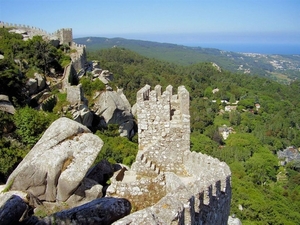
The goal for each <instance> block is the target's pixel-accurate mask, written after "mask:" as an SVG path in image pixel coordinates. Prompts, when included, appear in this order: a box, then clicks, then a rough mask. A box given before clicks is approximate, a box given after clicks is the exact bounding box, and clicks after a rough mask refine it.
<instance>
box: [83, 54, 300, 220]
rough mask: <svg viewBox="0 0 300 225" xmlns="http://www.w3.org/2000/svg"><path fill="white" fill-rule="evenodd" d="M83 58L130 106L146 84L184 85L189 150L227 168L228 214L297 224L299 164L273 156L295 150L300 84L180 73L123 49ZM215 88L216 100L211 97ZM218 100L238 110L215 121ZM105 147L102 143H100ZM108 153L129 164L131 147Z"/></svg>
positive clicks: (203, 71) (191, 70) (197, 68)
mask: <svg viewBox="0 0 300 225" xmlns="http://www.w3.org/2000/svg"><path fill="white" fill-rule="evenodd" d="M89 57H90V59H96V60H98V61H100V65H101V67H102V68H105V69H109V70H110V71H112V72H113V73H114V79H115V80H114V82H115V84H116V85H117V86H118V87H123V88H124V93H125V95H126V96H127V98H128V99H129V100H130V102H131V104H133V103H135V96H136V91H137V90H138V89H140V88H141V87H143V86H144V85H145V84H149V85H151V86H152V87H154V86H155V85H156V84H161V85H162V86H163V88H165V87H166V86H167V85H168V84H171V85H173V87H174V88H177V87H178V86H179V85H181V84H183V85H185V87H186V88H187V89H188V90H189V92H190V99H191V102H190V114H191V130H192V133H191V150H192V151H197V152H202V153H206V154H209V155H212V156H214V157H217V158H219V159H220V160H222V161H225V162H226V163H227V164H228V165H229V166H230V168H231V170H232V188H233V190H232V205H231V213H234V214H236V216H237V217H239V218H240V219H241V220H242V222H243V224H298V221H299V219H300V214H299V208H300V205H299V202H300V201H299V196H300V188H299V183H300V182H299V180H300V179H299V177H300V175H299V174H300V173H299V171H300V169H299V168H300V167H297V165H298V164H299V163H298V164H297V163H296V165H295V163H292V164H289V165H287V166H279V162H278V159H277V155H276V152H277V151H278V150H282V149H283V148H285V147H287V146H290V145H294V146H297V147H300V143H299V141H300V108H299V106H300V94H299V91H298V90H299V88H300V82H299V81H295V82H293V83H291V84H290V85H282V84H279V83H277V82H274V81H271V80H269V79H266V78H261V77H258V76H249V75H242V74H233V73H230V72H227V71H223V72H219V71H218V70H217V69H216V68H215V67H214V66H213V65H212V64H211V63H199V64H194V65H191V66H180V65H175V64H172V63H167V62H162V61H158V60H155V59H150V58H146V57H142V56H140V55H138V54H136V53H135V52H131V51H129V50H126V49H123V48H112V49H103V50H100V51H97V52H89ZM215 88H218V89H219V92H216V93H215V94H212V93H211V91H212V90H213V89H215ZM174 91H176V90H174ZM212 100H216V101H212ZM221 100H227V101H229V102H230V105H234V104H233V103H235V101H240V102H239V104H238V105H237V110H236V111H232V112H224V113H222V114H220V113H219V112H220V110H221V109H223V110H224V107H225V106H226V105H227V104H226V103H222V102H221ZM256 103H258V104H259V105H260V108H259V109H256V106H255V104H256ZM223 124H226V125H227V126H231V127H232V128H233V129H234V131H235V133H234V134H231V135H230V136H229V137H228V139H226V140H224V139H223V138H222V136H221V135H220V134H219V132H218V127H220V126H222V125H223ZM102 135H104V134H102ZM101 138H103V139H105V137H104V136H101ZM114 140H116V139H114ZM110 142H111V141H110V140H108V138H106V143H110ZM110 145H115V147H114V148H110V147H108V146H107V147H105V148H104V149H105V151H104V153H103V154H104V155H105V156H104V157H106V158H109V160H110V161H112V162H115V161H114V159H117V160H116V161H117V162H122V160H124V159H125V158H126V157H127V156H128V155H127V152H129V149H130V148H129V146H130V145H128V149H126V148H124V149H126V150H125V151H124V152H126V154H125V153H124V155H123V151H122V150H121V149H119V150H118V151H119V152H118V153H117V151H116V152H115V153H114V152H113V151H114V150H116V149H118V145H120V146H122V145H123V143H121V142H120V140H118V141H115V143H110ZM126 147H127V144H126ZM120 152H122V153H121V155H122V156H121V157H119V156H120V155H119V154H120ZM129 154H132V153H129ZM123 162H124V161H123ZM279 175H280V176H281V177H282V178H281V179H279V178H278V177H279ZM239 207H240V208H241V207H242V208H243V210H239Z"/></svg>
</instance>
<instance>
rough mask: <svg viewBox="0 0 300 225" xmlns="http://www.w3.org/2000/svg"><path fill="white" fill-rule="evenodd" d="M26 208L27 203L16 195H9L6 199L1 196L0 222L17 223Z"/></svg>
mask: <svg viewBox="0 0 300 225" xmlns="http://www.w3.org/2000/svg"><path fill="white" fill-rule="evenodd" d="M7 196H8V195H7ZM1 203H2V204H1ZM27 208H28V206H27V204H26V203H25V202H24V201H23V199H22V198H21V197H19V196H18V195H11V196H9V198H8V199H6V198H5V197H2V198H1V202H0V224H1V225H11V224H17V223H18V222H19V220H20V219H21V217H22V215H23V214H24V212H25V211H26V210H27Z"/></svg>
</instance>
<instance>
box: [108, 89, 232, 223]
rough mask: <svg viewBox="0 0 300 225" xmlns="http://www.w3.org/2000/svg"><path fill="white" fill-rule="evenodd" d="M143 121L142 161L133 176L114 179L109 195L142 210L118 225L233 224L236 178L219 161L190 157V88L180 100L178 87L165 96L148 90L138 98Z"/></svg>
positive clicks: (127, 174)
mask: <svg viewBox="0 0 300 225" xmlns="http://www.w3.org/2000/svg"><path fill="white" fill-rule="evenodd" d="M137 120H138V135H139V137H138V140H139V150H138V153H137V156H136V161H135V162H134V163H133V165H132V167H131V170H129V171H126V172H125V173H124V174H122V176H118V175H116V177H118V179H116V177H114V178H112V179H111V186H110V187H109V188H108V190H107V195H108V196H117V197H124V198H127V199H129V200H130V201H131V203H132V205H133V207H134V209H142V210H140V211H137V212H135V213H133V214H131V215H129V216H127V217H125V218H123V219H121V220H119V221H117V222H115V223H114V224H119V225H120V224H130V223H132V224H199V225H202V224H203V225H204V224H221V225H222V224H224V225H225V224H227V220H228V216H229V211H230V199H231V184H230V176H231V172H230V169H229V167H228V166H227V165H226V163H224V162H220V161H219V160H218V159H215V158H213V157H210V156H207V155H204V154H201V153H196V152H190V115H189V93H188V91H187V90H186V89H185V88H184V86H180V87H179V88H178V90H177V94H174V93H173V87H172V86H168V87H167V88H166V90H165V91H164V92H162V87H161V86H159V85H157V86H156V87H155V88H154V89H153V90H151V88H150V86H149V85H146V86H145V87H143V88H142V89H141V90H140V91H138V93H137ZM124 185H125V186H126V188H124ZM158 189H159V190H158ZM122 190H123V191H122ZM124 190H126V192H125V191H124ZM154 196H155V198H154ZM145 206H149V207H147V208H145ZM143 208H145V209H143Z"/></svg>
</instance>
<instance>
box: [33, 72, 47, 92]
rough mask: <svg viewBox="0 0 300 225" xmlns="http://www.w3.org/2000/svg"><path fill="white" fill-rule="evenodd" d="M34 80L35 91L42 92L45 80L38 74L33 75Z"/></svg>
mask: <svg viewBox="0 0 300 225" xmlns="http://www.w3.org/2000/svg"><path fill="white" fill-rule="evenodd" d="M34 78H35V79H36V81H37V89H38V91H42V90H43V89H44V88H45V87H46V79H45V77H44V76H43V75H41V74H39V73H35V74H34Z"/></svg>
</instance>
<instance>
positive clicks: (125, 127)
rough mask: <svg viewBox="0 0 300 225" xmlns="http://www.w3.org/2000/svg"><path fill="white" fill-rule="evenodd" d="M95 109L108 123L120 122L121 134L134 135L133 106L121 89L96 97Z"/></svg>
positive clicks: (125, 135)
mask: <svg viewBox="0 0 300 225" xmlns="http://www.w3.org/2000/svg"><path fill="white" fill-rule="evenodd" d="M93 111H94V112H95V114H96V115H98V116H100V117H102V118H103V119H104V120H105V122H106V124H118V125H119V128H120V129H119V131H120V135H121V136H123V137H129V138H130V137H132V136H133V134H134V120H133V115H132V113H131V106H130V103H129V102H128V100H127V98H126V96H125V95H124V94H123V91H122V90H121V89H118V90H117V91H105V92H102V93H101V94H100V95H99V96H98V97H97V98H96V99H95V104H94V107H93Z"/></svg>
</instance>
